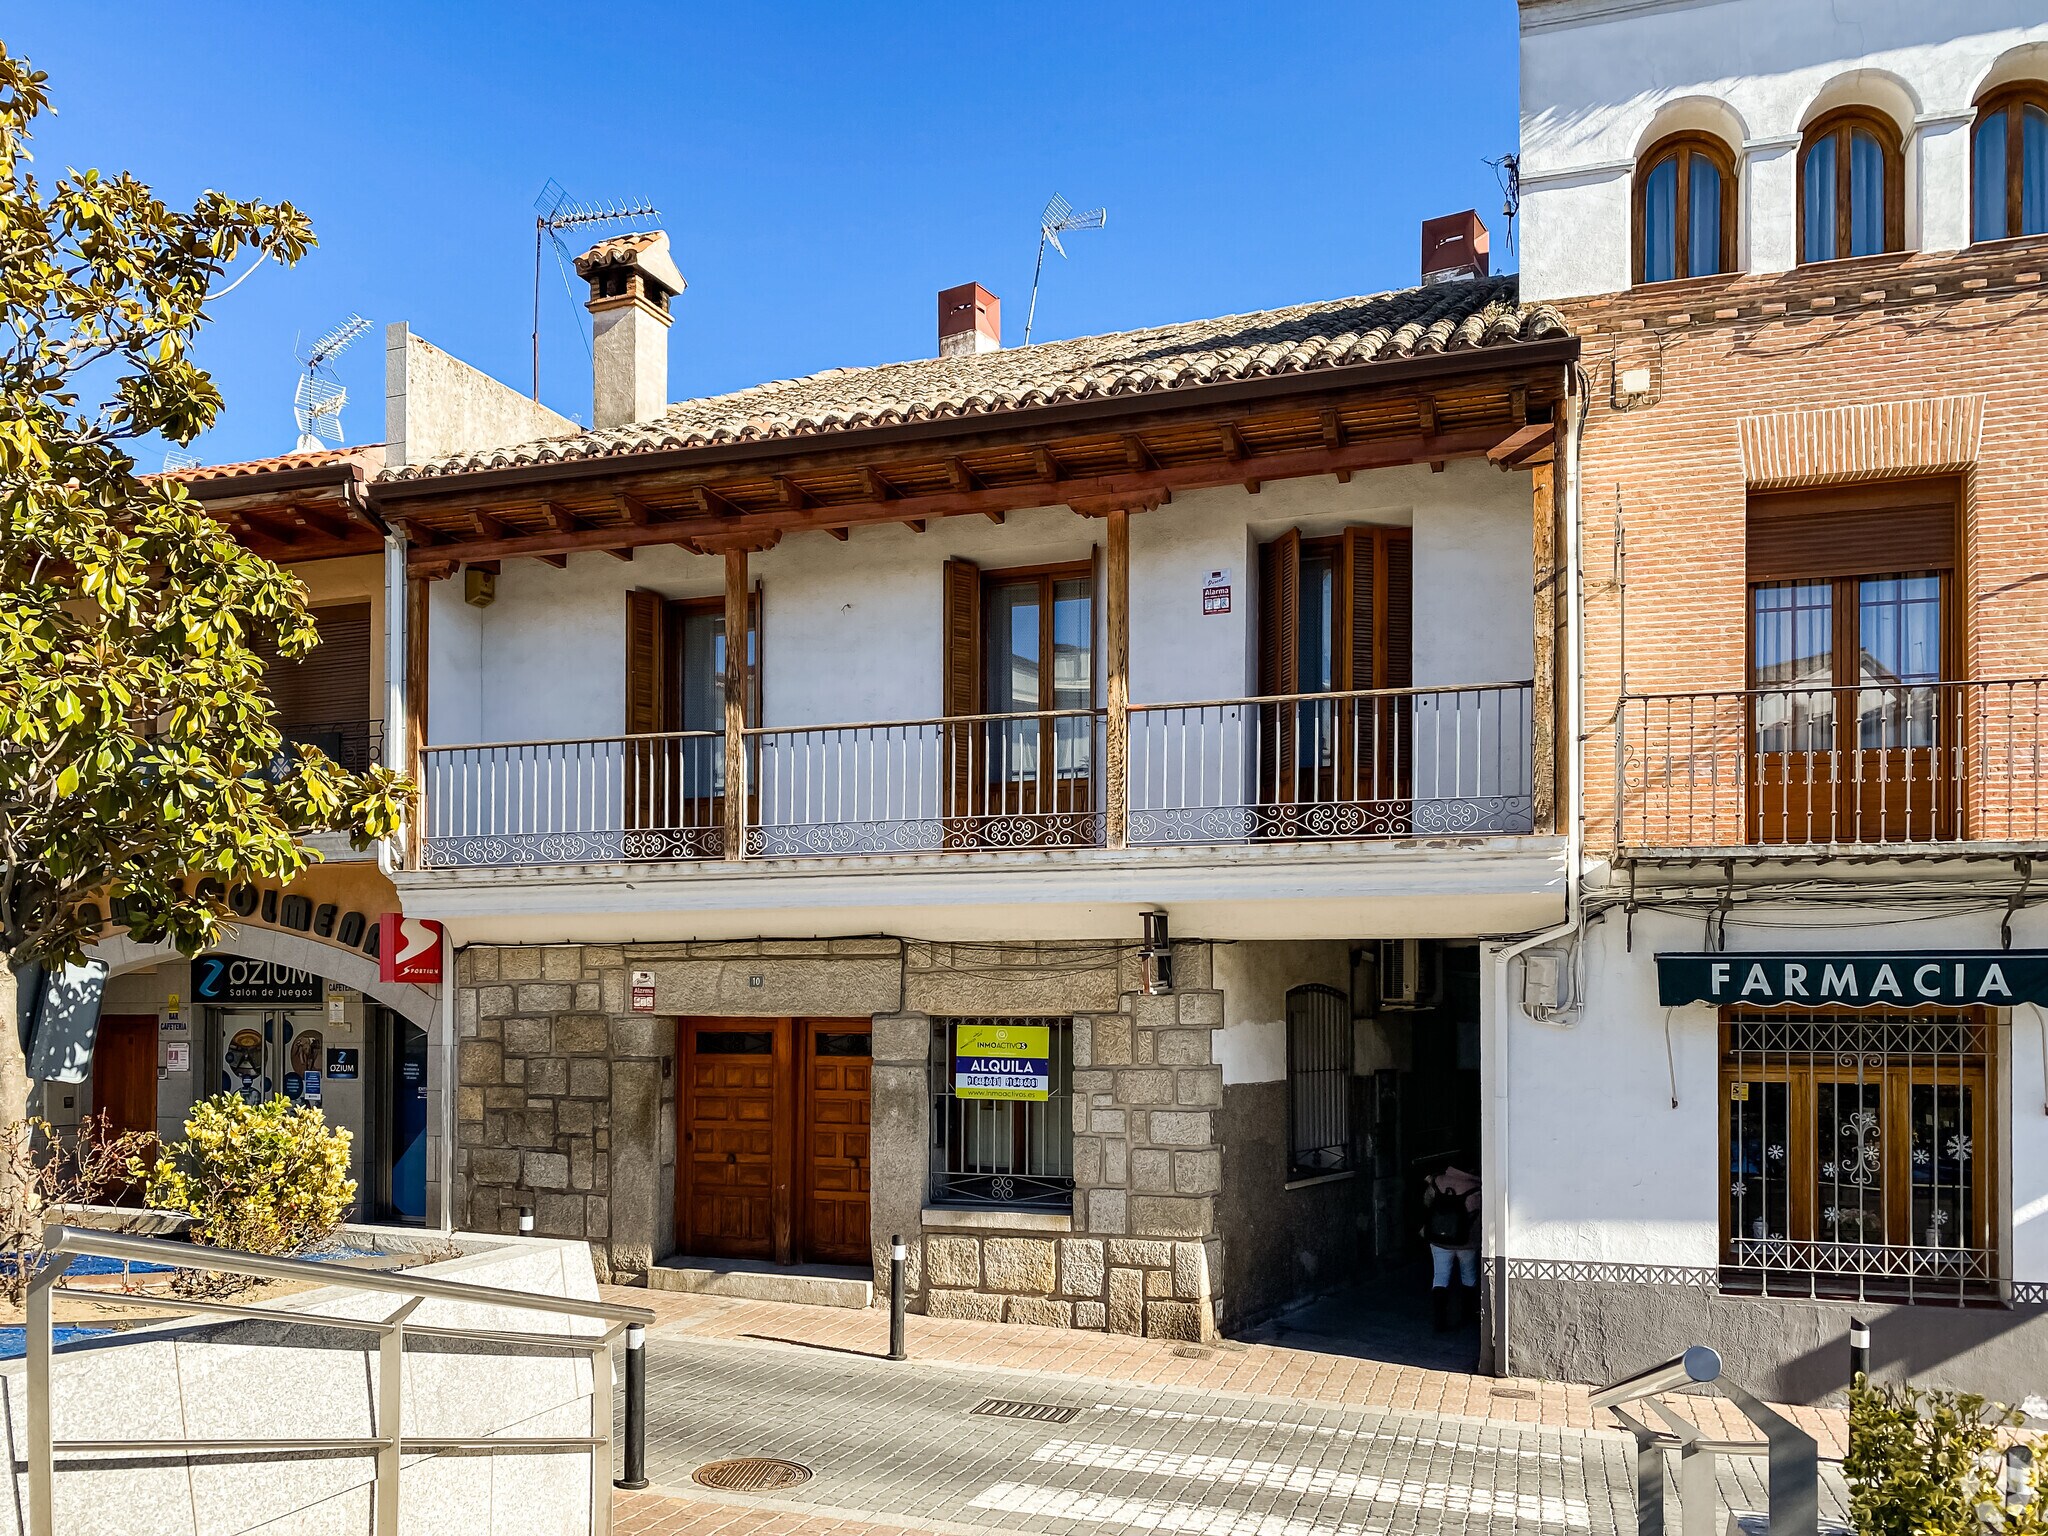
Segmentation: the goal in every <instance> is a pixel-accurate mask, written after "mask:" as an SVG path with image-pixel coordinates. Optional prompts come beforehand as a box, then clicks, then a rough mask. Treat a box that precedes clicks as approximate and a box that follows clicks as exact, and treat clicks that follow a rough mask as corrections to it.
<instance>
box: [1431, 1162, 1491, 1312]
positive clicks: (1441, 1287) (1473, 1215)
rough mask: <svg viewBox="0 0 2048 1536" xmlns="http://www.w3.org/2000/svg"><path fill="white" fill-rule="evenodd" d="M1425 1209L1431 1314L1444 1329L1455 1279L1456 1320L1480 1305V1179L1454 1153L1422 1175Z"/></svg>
mask: <svg viewBox="0 0 2048 1536" xmlns="http://www.w3.org/2000/svg"><path fill="white" fill-rule="evenodd" d="M1422 1209H1423V1217H1422V1235H1423V1236H1424V1237H1425V1238H1426V1239H1427V1240H1428V1242H1429V1257H1430V1264H1431V1275H1430V1290H1429V1312H1430V1320H1431V1321H1432V1322H1433V1323H1434V1324H1435V1325H1436V1331H1437V1332H1438V1333H1443V1332H1445V1331H1446V1330H1447V1329H1449V1328H1450V1327H1451V1326H1452V1323H1453V1317H1454V1311H1453V1297H1452V1287H1453V1285H1454V1284H1455V1285H1457V1286H1459V1287H1461V1288H1462V1289H1461V1292H1460V1294H1459V1295H1458V1296H1457V1298H1456V1302H1455V1320H1456V1322H1457V1323H1458V1324H1460V1325H1462V1324H1464V1323H1465V1322H1467V1321H1469V1320H1470V1319H1471V1318H1472V1317H1473V1316H1474V1315H1476V1313H1477V1310H1478V1309H1477V1306H1476V1305H1475V1303H1476V1302H1477V1299H1478V1294H1479V1180H1478V1179H1477V1178H1475V1177H1474V1176H1473V1175H1471V1174H1469V1173H1467V1172H1466V1171H1465V1170H1464V1169H1463V1168H1460V1167H1459V1166H1458V1164H1457V1161H1456V1159H1453V1160H1452V1161H1450V1162H1449V1163H1446V1164H1445V1165H1444V1166H1443V1167H1442V1168H1441V1169H1439V1170H1438V1171H1437V1172H1435V1173H1433V1174H1431V1175H1430V1176H1429V1177H1428V1178H1427V1179H1425V1180H1423V1183H1422ZM1454 1274H1455V1280H1454V1278H1453V1276H1454Z"/></svg>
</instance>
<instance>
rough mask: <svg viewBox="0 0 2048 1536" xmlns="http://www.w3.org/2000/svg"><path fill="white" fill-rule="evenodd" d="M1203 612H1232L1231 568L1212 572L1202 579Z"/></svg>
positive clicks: (1226, 567)
mask: <svg viewBox="0 0 2048 1536" xmlns="http://www.w3.org/2000/svg"><path fill="white" fill-rule="evenodd" d="M1202 612H1203V613H1204V614H1211V613H1228V612H1230V567H1228V566H1225V567H1224V568H1223V569H1222V570H1220V571H1211V572H1210V573H1209V574H1208V575H1207V576H1205V577H1203V578H1202Z"/></svg>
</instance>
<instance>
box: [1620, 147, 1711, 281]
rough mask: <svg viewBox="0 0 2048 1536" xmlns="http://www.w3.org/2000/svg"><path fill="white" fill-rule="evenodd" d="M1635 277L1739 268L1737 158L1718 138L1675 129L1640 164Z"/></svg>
mask: <svg viewBox="0 0 2048 1536" xmlns="http://www.w3.org/2000/svg"><path fill="white" fill-rule="evenodd" d="M1636 186H1637V193H1636V281H1637V282H1639V283H1665V282H1670V281H1671V280H1672V279H1674V278H1681V277H1708V276H1711V275H1713V274H1714V273H1717V272H1732V271H1734V270H1735V264H1736V263H1735V232H1736V204H1735V158H1734V156H1733V155H1732V154H1730V153H1729V151H1728V147H1727V146H1726V145H1725V144H1723V143H1722V142H1721V141H1720V140H1718V139H1715V138H1712V137H1710V136H1708V135H1706V134H1702V133H1681V134H1674V135H1672V136H1671V137H1669V138H1665V139H1661V140H1659V141H1658V142H1657V143H1656V144H1654V145H1652V146H1651V147H1650V150H1649V152H1648V153H1646V154H1645V155H1644V156H1643V157H1642V159H1641V161H1639V162H1638V164H1637V169H1636Z"/></svg>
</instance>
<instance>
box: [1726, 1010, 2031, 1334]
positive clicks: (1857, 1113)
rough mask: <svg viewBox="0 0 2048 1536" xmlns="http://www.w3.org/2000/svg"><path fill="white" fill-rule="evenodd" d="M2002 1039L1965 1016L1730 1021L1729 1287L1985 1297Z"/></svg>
mask: <svg viewBox="0 0 2048 1536" xmlns="http://www.w3.org/2000/svg"><path fill="white" fill-rule="evenodd" d="M1998 1034H1999V1026H1997V1025H1994V1024H1992V1023H1989V1022H1988V1021H1987V1020H1986V1019H1985V1018H1984V1017H1983V1016H1981V1015H1979V1014H1977V1013H1974V1012H1925V1013H1903V1012H1902V1013H1897V1014H1871V1015H1855V1014H1831V1013H1807V1012H1784V1013H1775V1012H1774V1013H1732V1014H1730V1015H1729V1016H1728V1017H1726V1018H1725V1019H1724V1020H1723V1022H1722V1025H1721V1038H1722V1055H1721V1101H1722V1111H1723V1114H1722V1129H1721V1147H1722V1164H1721V1166H1722V1190H1721V1213H1722V1214H1721V1233H1722V1259H1721V1262H1722V1276H1721V1279H1722V1285H1723V1287H1724V1289H1730V1290H1747V1291H1759V1292H1764V1293H1767V1294H1772V1295H1802V1296H1830V1297H1859V1298H1860V1297H1864V1296H1874V1297H1879V1298H1895V1299H1901V1300H1924V1301H1935V1300H1952V1301H1962V1300H1969V1299H1973V1298H1986V1297H1989V1296H1991V1295H1994V1294H1995V1291H1996V1287H1997V1284H1998V1281H1999V1269H2000V1266H1999V1261H1998V1231H1997V1224H1996V1221H1995V1219H1994V1202H1995V1200H1996V1195H1997V1190H1998V1178H1997V1166H1996V1164H1997V1150H1998V1121H1997V1111H1996V1099H1997V1095H1996V1092H1995V1088H1996V1081H1997V1073H1996V1064H1997V1055H1998V1043H1999V1042H1998Z"/></svg>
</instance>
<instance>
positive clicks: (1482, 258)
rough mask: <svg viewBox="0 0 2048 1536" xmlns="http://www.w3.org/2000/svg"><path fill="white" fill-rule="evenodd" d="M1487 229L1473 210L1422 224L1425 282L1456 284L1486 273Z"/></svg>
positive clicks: (1423, 273) (1449, 214)
mask: <svg viewBox="0 0 2048 1536" xmlns="http://www.w3.org/2000/svg"><path fill="white" fill-rule="evenodd" d="M1487 265H1488V263H1487V255H1486V225H1485V223H1484V221H1483V220H1481V219H1480V217H1479V212H1478V210H1477V209H1474V208H1467V209H1466V210H1465V211H1464V212H1463V213H1447V214H1445V215H1444V216H1443V217H1442V218H1440V219H1424V220H1423V221H1422V281H1423V282H1424V283H1425V284H1428V283H1449V282H1455V281H1457V280H1458V279H1459V278H1464V277H1484V276H1486V273H1487Z"/></svg>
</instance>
